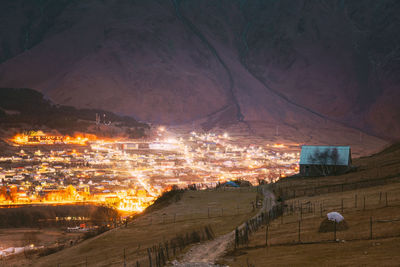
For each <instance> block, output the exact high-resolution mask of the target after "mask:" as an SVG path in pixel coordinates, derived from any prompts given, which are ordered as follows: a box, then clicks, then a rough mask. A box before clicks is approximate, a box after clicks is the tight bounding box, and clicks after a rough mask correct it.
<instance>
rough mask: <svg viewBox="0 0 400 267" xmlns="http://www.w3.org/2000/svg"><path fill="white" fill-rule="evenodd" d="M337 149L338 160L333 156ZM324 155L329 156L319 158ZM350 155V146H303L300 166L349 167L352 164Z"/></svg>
mask: <svg viewBox="0 0 400 267" xmlns="http://www.w3.org/2000/svg"><path fill="white" fill-rule="evenodd" d="M335 149H336V151H337V158H336V159H334V157H332V156H331V155H332V151H334V150H335ZM326 152H327V153H326ZM322 153H326V155H328V156H327V157H320V158H319V157H318V155H321V154H322ZM350 153H351V150H350V147H349V146H302V147H301V154H300V164H309V165H342V166H348V165H349V164H350V163H351V154H350Z"/></svg>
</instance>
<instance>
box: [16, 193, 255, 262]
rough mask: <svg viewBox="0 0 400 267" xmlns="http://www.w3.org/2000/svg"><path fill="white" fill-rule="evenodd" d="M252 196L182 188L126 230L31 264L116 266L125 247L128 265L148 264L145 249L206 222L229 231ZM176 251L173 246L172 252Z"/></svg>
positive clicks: (245, 215) (244, 214) (250, 210)
mask: <svg viewBox="0 0 400 267" xmlns="http://www.w3.org/2000/svg"><path fill="white" fill-rule="evenodd" d="M256 194H257V193H256V190H255V188H240V189H239V188H234V189H230V190H227V191H223V190H219V191H216V190H212V191H185V193H184V194H183V195H182V197H181V199H180V200H177V202H174V201H173V203H172V204H171V205H169V206H167V207H162V208H160V209H155V210H153V211H151V212H146V213H144V214H143V215H141V216H139V217H137V218H136V219H135V220H134V221H133V222H132V223H130V224H128V226H127V227H126V228H125V227H122V228H119V229H115V230H111V231H109V232H106V233H104V234H102V235H100V236H97V237H95V238H92V239H89V240H86V241H84V242H82V243H80V244H78V245H76V246H73V247H70V248H66V249H64V250H62V251H60V252H58V253H55V254H52V255H49V256H46V257H42V258H38V259H35V260H33V263H34V265H35V266H57V264H58V263H61V266H85V264H86V259H87V262H88V266H121V265H122V264H123V259H124V257H123V254H124V249H125V257H126V261H127V263H128V266H132V265H133V264H136V262H137V261H139V263H140V266H147V265H148V254H147V248H153V247H154V246H158V245H159V244H160V243H162V244H164V243H165V242H167V241H170V240H171V239H174V238H176V237H177V236H181V237H183V238H186V236H187V235H191V234H192V233H193V231H199V230H202V229H204V227H205V226H210V227H211V229H212V231H213V232H214V234H215V235H216V236H219V235H222V234H225V233H228V232H230V231H232V230H233V229H234V228H235V227H236V226H237V225H239V224H241V223H242V222H244V221H246V220H247V219H248V218H249V217H250V216H251V215H253V214H254V213H255V212H254V211H253V207H252V204H251V202H252V201H255V199H256ZM179 251H180V250H179V249H178V248H176V253H178V252H179ZM170 253H171V254H172V248H171V249H170ZM170 256H171V257H172V255H170ZM153 260H155V259H153ZM31 263H32V262H31V260H28V259H27V260H26V261H25V264H26V265H29V264H31ZM10 264H12V262H10ZM19 264H21V262H19ZM153 264H154V262H153Z"/></svg>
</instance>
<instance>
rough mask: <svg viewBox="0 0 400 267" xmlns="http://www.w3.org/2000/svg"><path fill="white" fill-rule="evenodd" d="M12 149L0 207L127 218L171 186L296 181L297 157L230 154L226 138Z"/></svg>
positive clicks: (250, 150)
mask: <svg viewBox="0 0 400 267" xmlns="http://www.w3.org/2000/svg"><path fill="white" fill-rule="evenodd" d="M41 138H42V139H43V140H53V139H54V138H44V137H41ZM32 140H33V139H32ZM60 140H62V139H60ZM33 141H35V142H36V141H37V140H36V139H34V140H33ZM19 145H20V148H21V150H20V151H19V152H18V153H16V154H15V155H13V156H12V157H1V156H0V204H3V205H15V204H24V203H62V202H70V203H77V202H88V203H89V202H96V203H104V204H107V205H113V206H115V207H117V208H118V209H120V210H124V211H133V212H140V211H141V210H143V209H144V208H145V207H147V206H148V205H150V204H151V203H152V202H153V201H154V200H155V199H156V198H157V197H158V196H159V195H160V194H161V193H162V192H163V191H165V190H168V189H169V188H171V187H172V186H178V187H187V186H188V185H192V184H196V185H197V188H206V187H214V186H216V185H217V184H218V183H221V182H225V181H229V180H237V179H243V180H247V181H249V182H251V183H252V184H258V183H259V182H260V181H266V182H272V181H275V180H277V179H279V178H282V177H285V176H288V175H292V174H295V173H297V172H298V162H299V156H300V155H299V151H295V150H294V151H293V150H292V151H290V150H288V149H285V147H284V146H279V145H271V146H264V147H260V146H238V145H236V144H234V142H232V140H231V138H230V137H229V136H228V135H227V134H224V135H217V134H211V133H207V134H198V133H195V132H193V133H191V134H190V135H186V136H181V137H175V138H171V137H167V136H162V135H160V136H159V137H155V138H154V139H153V140H147V141H129V140H128V141H126V140H124V141H121V140H107V141H104V140H92V141H88V142H86V143H85V144H84V145H77V144H72V145H71V144H58V145H55V144H52V145H49V144H41V145H40V144H39V145H38V144H36V143H35V144H29V141H28V142H27V143H23V144H21V143H20V144H19Z"/></svg>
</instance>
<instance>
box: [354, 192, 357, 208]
mask: <svg viewBox="0 0 400 267" xmlns="http://www.w3.org/2000/svg"><path fill="white" fill-rule="evenodd" d="M354 207H355V208H357V194H355V195H354Z"/></svg>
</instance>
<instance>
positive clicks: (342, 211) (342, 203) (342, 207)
mask: <svg viewBox="0 0 400 267" xmlns="http://www.w3.org/2000/svg"><path fill="white" fill-rule="evenodd" d="M343 209H344V208H343V198H342V213H343Z"/></svg>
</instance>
